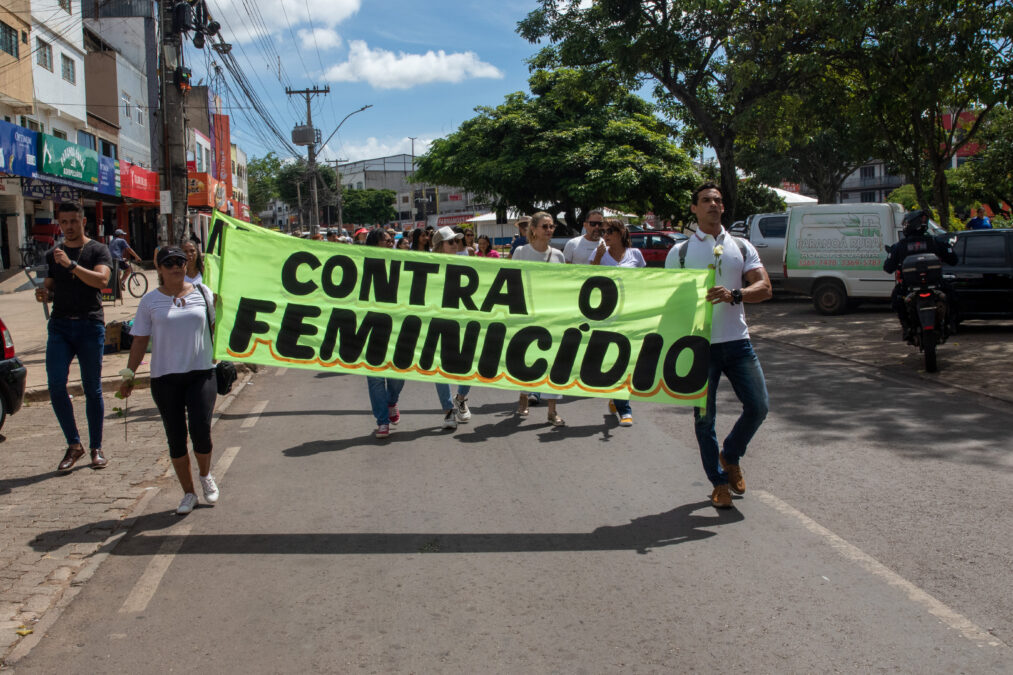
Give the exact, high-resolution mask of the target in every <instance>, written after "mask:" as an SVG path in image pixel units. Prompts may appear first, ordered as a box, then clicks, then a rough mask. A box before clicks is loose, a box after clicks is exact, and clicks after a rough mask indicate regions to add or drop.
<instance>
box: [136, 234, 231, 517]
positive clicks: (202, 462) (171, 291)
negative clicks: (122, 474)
mask: <svg viewBox="0 0 1013 675" xmlns="http://www.w3.org/2000/svg"><path fill="white" fill-rule="evenodd" d="M186 263H187V256H186V254H185V253H183V251H182V250H181V249H179V248H176V247H175V246H170V247H165V248H162V249H160V250H159V251H158V256H157V259H156V261H155V269H156V270H157V271H158V279H159V286H158V288H156V289H155V290H153V291H151V292H150V293H148V294H147V295H145V296H144V297H143V298H141V302H140V303H139V304H138V306H137V315H136V316H135V317H134V325H133V327H132V328H131V330H130V333H131V335H133V344H132V345H131V346H130V358H129V359H128V361H127V369H128V370H129V372H127V371H123V373H122V375H123V383H122V384H121V385H120V396H121V397H124V398H125V397H127V396H130V393H131V392H132V391H133V388H134V371H136V370H137V367H138V366H139V365H140V363H141V359H143V358H144V353H145V350H146V349H147V347H148V341H149V340H150V339H151V338H154V341H153V343H152V349H151V397H152V398H153V399H154V400H155V405H156V406H158V412H159V414H160V415H161V416H162V424H163V426H164V427H165V436H166V439H167V441H168V443H169V457H170V458H172V467H173V469H175V470H176V477H177V478H178V479H179V484H180V487H182V488H183V501H181V502H180V504H179V507H178V508H177V509H176V513H178V514H180V515H184V514H187V513H190V512H191V511H193V509H194V507H195V506H196V505H197V493H196V491H195V490H194V483H193V474H192V472H191V468H190V455H189V454H188V452H187V447H186V436H187V427H189V431H190V440H191V441H192V442H193V452H194V455H195V456H196V457H197V469H198V473H199V474H200V483H201V487H202V488H203V491H204V501H206V502H207V503H208V504H209V505H213V504H214V503H215V502H217V501H218V486H217V484H216V483H215V479H214V477H213V476H212V475H211V447H212V444H211V414H212V413H213V412H214V407H215V399H216V398H217V396H218V389H217V383H216V380H215V367H214V363H213V361H212V354H213V350H212V344H211V323H213V322H214V311H215V309H214V303H213V302H212V301H211V298H212V295H211V291H210V290H209V289H208V288H207V287H206V286H204V285H203V284H199V283H198V284H192V283H190V282H187V281H185V280H184V274H185V268H186Z"/></svg>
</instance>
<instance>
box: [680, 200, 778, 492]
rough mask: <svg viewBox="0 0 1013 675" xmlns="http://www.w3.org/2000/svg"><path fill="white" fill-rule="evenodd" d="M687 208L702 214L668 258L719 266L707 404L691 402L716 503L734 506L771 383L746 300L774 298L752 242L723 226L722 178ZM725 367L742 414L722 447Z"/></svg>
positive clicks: (711, 295) (712, 295)
mask: <svg viewBox="0 0 1013 675" xmlns="http://www.w3.org/2000/svg"><path fill="white" fill-rule="evenodd" d="M689 209H690V211H692V212H693V214H694V215H695V216H696V221H697V230H696V232H694V233H693V234H691V235H690V237H689V239H687V240H686V241H684V242H682V243H680V244H677V245H676V246H673V247H672V249H671V250H670V251H669V252H668V257H667V258H665V267H667V268H680V267H688V268H691V269H707V268H708V267H709V266H711V265H713V266H714V268H715V271H714V273H715V286H714V287H712V288H709V289H707V302H709V303H711V304H712V305H714V315H713V318H712V320H711V340H710V373H709V377H708V380H707V404H706V407H705V408H694V409H693V419H694V422H695V428H696V440H697V444H698V445H699V446H700V460H701V461H702V462H703V468H704V471H705V472H706V473H707V478H708V479H709V480H710V482H711V484H712V485H713V486H714V491H713V492H712V493H711V504H713V505H714V506H715V507H717V508H719V509H730V508H732V495H731V494H730V493H729V491H728V489H729V485H730V486H731V489H732V491H734V492H735V493H736V494H740V495H741V494H744V493H745V491H746V481H745V478H743V475H742V469H741V468H740V466H739V461H740V460H741V459H742V456H743V455H745V454H746V446H747V445H748V444H749V441H750V440H752V438H753V435H754V434H756V431H757V430H758V429H759V428H760V425H761V424H762V423H763V420H764V418H766V416H767V408H768V404H769V402H768V397H767V383H766V381H765V380H764V379H763V369H762V368H761V367H760V360H759V359H758V358H756V354H755V353H754V352H753V345H752V343H751V342H750V341H749V326H748V325H746V314H745V312H744V311H743V308H742V303H744V302H763V301H764V300H767V299H769V298H770V296H771V291H770V278H769V277H768V276H767V270H765V269H764V268H763V263H761V262H760V256H759V255H758V254H757V253H756V249H755V248H753V245H752V244H750V243H749V242H748V241H745V240H743V239H736V238H735V237H733V236H732V235H731V234H729V233H728V231H727V230H725V228H724V227H723V226H722V225H721V214H723V213H724V211H725V207H724V200H723V199H722V196H721V189H720V188H719V187H718V186H717V185H715V184H714V183H704V184H703V185H701V186H700V187H698V188H697V189H696V190H694V191H693V199H692V204H691V205H690V207H689ZM743 284H745V287H743ZM722 373H724V375H725V377H726V378H728V381H729V382H731V383H732V389H733V390H734V391H735V395H736V396H737V397H738V399H739V401H741V402H742V414H741V415H740V416H739V419H738V420H736V422H735V425H734V426H733V427H732V430H731V432H729V434H728V436H726V437H725V442H724V450H723V451H721V450H719V449H718V437H717V433H716V431H715V418H716V416H717V409H716V406H715V398H716V396H717V391H718V382H719V381H720V379H721V374H722Z"/></svg>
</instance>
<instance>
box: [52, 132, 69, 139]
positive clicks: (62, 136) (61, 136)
mask: <svg viewBox="0 0 1013 675" xmlns="http://www.w3.org/2000/svg"><path fill="white" fill-rule="evenodd" d="M53 135H54V136H56V137H57V138H59V139H60V140H63V141H65V140H67V132H66V131H60V130H59V129H53Z"/></svg>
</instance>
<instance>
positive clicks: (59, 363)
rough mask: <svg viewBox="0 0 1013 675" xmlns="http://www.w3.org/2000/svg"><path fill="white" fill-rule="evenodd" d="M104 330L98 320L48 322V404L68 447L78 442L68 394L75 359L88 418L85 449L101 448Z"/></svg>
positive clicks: (79, 440) (103, 407) (103, 408)
mask: <svg viewBox="0 0 1013 675" xmlns="http://www.w3.org/2000/svg"><path fill="white" fill-rule="evenodd" d="M105 342H106V327H105V326H103V325H102V322H101V321H90V320H87V319H50V320H49V340H48V341H47V342H46V377H47V379H48V380H49V401H50V402H51V403H52V405H53V412H54V413H56V419H57V421H59V423H60V428H61V429H62V430H63V435H64V436H65V437H66V439H67V445H74V444H76V443H80V442H81V436H80V435H79V434H78V432H77V422H76V421H75V420H74V406H73V404H71V402H70V395H68V394H67V377H68V376H69V375H70V362H71V361H72V360H73V359H74V357H75V356H76V357H77V364H78V366H79V367H80V368H81V385H82V387H83V388H84V397H85V413H86V416H87V418H88V447H89V448H91V449H92V450H94V449H96V448H101V447H102V418H103V417H104V416H105V404H104V403H103V401H102V352H103V350H104V349H105Z"/></svg>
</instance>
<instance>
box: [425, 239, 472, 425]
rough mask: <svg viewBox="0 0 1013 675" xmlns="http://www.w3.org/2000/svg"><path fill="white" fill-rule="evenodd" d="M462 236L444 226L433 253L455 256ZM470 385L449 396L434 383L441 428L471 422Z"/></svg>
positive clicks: (444, 385)
mask: <svg viewBox="0 0 1013 675" xmlns="http://www.w3.org/2000/svg"><path fill="white" fill-rule="evenodd" d="M463 239H464V235H463V234H461V233H460V232H454V230H453V228H451V227H448V226H444V227H441V228H439V229H438V230H436V231H435V232H434V233H433V253H444V254H447V255H457V253H458V250H459V249H460V242H461V240H463ZM470 391H471V385H467V384H459V385H457V394H456V395H455V396H451V395H450V385H449V384H447V383H446V382H437V383H436V395H437V396H439V398H440V405H441V406H443V428H444V429H451V430H453V429H456V428H457V425H458V423H466V422H468V421H470V420H471V410H469V409H468V393H469V392H470Z"/></svg>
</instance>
